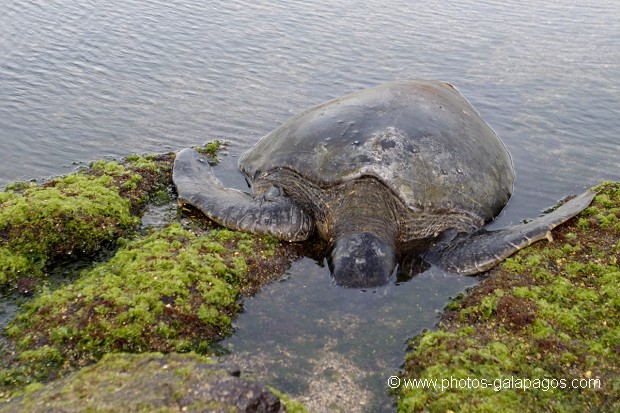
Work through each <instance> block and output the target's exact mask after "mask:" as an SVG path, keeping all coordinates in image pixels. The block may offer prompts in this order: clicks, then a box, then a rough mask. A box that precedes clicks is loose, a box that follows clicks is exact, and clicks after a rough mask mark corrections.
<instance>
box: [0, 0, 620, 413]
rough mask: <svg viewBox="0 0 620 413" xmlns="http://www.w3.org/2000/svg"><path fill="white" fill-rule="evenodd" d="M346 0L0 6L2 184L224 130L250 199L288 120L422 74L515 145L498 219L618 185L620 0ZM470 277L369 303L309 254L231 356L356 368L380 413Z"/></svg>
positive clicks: (290, 368) (253, 308) (265, 301)
mask: <svg viewBox="0 0 620 413" xmlns="http://www.w3.org/2000/svg"><path fill="white" fill-rule="evenodd" d="M336 3H337V4H334V2H328V1H324V0H319V1H313V2H302V1H295V0H292V1H286V2H267V1H261V0H259V1H253V2H246V1H238V0H237V1H235V0H233V1H228V2H208V3H207V4H203V3H202V2H192V1H188V0H176V1H173V2H170V1H161V0H153V1H150V2H143V1H138V0H127V1H125V2H123V3H122V7H121V6H119V3H118V2H112V1H109V0H87V1H83V2H71V1H67V0H50V1H46V2H38V1H33V0H22V1H17V0H2V1H1V4H2V8H3V13H1V14H0V156H1V159H2V161H0V185H4V184H6V183H8V182H11V181H14V180H23V179H33V178H34V179H45V178H46V177H49V176H52V175H57V174H62V173H68V172H71V171H72V170H74V169H75V167H76V165H80V164H84V163H87V162H89V161H91V160H95V159H100V158H104V157H111V158H113V157H122V156H125V155H128V154H130V153H152V152H163V151H176V150H178V149H180V148H183V147H186V146H190V145H196V144H202V143H204V142H205V141H207V140H210V139H214V138H221V139H225V140H227V141H229V142H230V147H229V149H228V156H227V157H225V158H224V160H223V162H222V163H221V164H220V165H219V166H218V168H217V170H216V172H217V173H218V175H219V176H221V177H222V178H223V180H224V181H225V182H226V183H227V184H229V185H235V186H237V187H239V188H242V187H243V186H244V181H243V178H242V177H241V175H240V174H239V173H238V172H236V161H237V159H238V156H239V155H240V154H241V153H243V151H245V150H246V149H247V148H249V147H250V146H251V145H252V144H254V143H255V142H256V141H257V140H258V139H259V138H260V137H261V136H262V135H264V134H266V133H267V132H269V131H270V130H272V129H274V128H275V127H277V126H278V125H279V124H281V123H282V122H283V121H285V120H286V119H287V118H288V117H289V116H291V115H292V114H294V113H296V112H298V111H300V110H302V109H304V108H306V107H309V106H311V105H314V104H317V103H320V102H322V101H324V100H327V99H330V98H333V97H337V96H340V95H342V94H345V93H348V92H352V91H354V90H358V89H360V88H363V87H368V86H372V85H375V84H378V83H381V82H384V81H389V80H395V79H411V78H414V79H418V78H432V79H442V80H446V81H449V82H451V83H453V84H454V85H456V87H457V88H458V89H459V90H460V91H461V92H462V93H463V95H464V96H465V97H466V98H467V99H469V100H470V102H471V103H472V104H473V105H474V106H475V107H476V108H477V109H478V110H479V112H480V113H481V115H482V116H483V118H485V119H486V120H487V121H488V122H489V123H490V125H491V126H492V127H493V128H494V129H495V130H496V131H497V132H498V134H499V135H500V137H501V138H502V139H503V141H504V142H505V144H506V146H507V147H508V149H509V151H510V152H511V154H512V157H513V161H514V163H515V168H516V175H517V181H516V185H515V193H514V196H513V198H512V199H511V201H510V203H509V205H508V207H507V208H506V209H505V211H504V212H503V214H502V215H501V216H500V217H499V218H498V220H497V221H496V223H494V224H493V226H494V227H499V226H505V225H507V224H510V223H515V222H519V221H520V220H521V219H523V218H526V217H534V216H536V215H538V214H539V213H540V211H542V210H543V209H545V208H546V207H548V206H550V205H552V204H554V203H555V202H556V201H557V200H558V199H560V198H562V197H563V196H565V195H568V194H574V193H578V192H581V191H583V190H584V189H585V188H587V187H589V186H591V185H594V184H596V183H598V182H600V181H601V180H604V179H615V180H618V179H620V169H619V168H618V165H619V163H620V137H619V136H620V86H618V82H617V79H619V78H620V3H618V2H617V1H616V0H601V1H598V2H594V3H593V2H590V3H584V2H580V1H577V0H550V1H546V2H544V4H541V3H542V2H538V1H534V0H529V1H526V2H523V1H519V2H517V1H512V0H509V1H498V0H487V1H472V0H468V1H466V0H457V1H452V2H449V4H448V3H446V2H441V1H431V0H426V1H418V2H409V1H405V0H402V1H390V2H388V3H386V2H385V1H378V0H370V1H364V2H361V1H354V0H343V1H339V2H336ZM474 281H475V280H473V279H467V278H454V277H451V276H449V275H445V274H441V273H439V272H436V271H435V272H431V273H429V274H426V273H425V274H422V275H420V276H419V277H417V278H415V279H414V280H412V281H411V282H409V283H406V284H403V285H401V286H394V285H392V286H390V287H387V288H385V289H382V290H380V291H378V292H376V293H374V294H371V293H359V292H355V291H349V290H342V289H338V288H336V287H334V286H332V285H331V284H330V283H329V276H328V274H327V272H326V270H325V269H324V268H322V267H321V266H320V265H318V264H316V263H314V262H313V261H312V260H309V259H305V260H302V261H300V262H298V263H296V264H295V265H294V266H293V267H292V268H291V270H290V271H289V278H288V279H287V280H286V281H285V282H282V283H276V284H273V285H272V286H269V287H268V288H267V289H266V290H265V291H264V292H262V293H261V294H259V295H258V296H257V297H255V298H254V299H252V300H249V301H248V302H247V303H246V312H245V313H244V314H242V315H241V317H239V319H238V321H237V327H238V330H237V333H236V335H235V336H234V337H233V338H232V339H230V340H228V341H227V343H226V345H229V346H230V347H231V348H232V349H233V350H234V351H233V357H234V353H235V352H238V353H240V354H245V352H249V353H255V354H261V355H262V356H263V357H262V360H259V361H252V362H251V363H253V364H252V365H254V366H256V367H253V368H255V370H256V372H257V374H258V375H262V376H264V377H266V380H268V381H270V382H271V383H273V384H276V385H277V386H280V387H282V388H283V389H284V390H287V391H290V392H291V393H293V394H300V395H304V394H305V395H308V394H314V395H315V397H318V396H317V394H318V393H317V392H319V391H320V389H321V386H319V387H316V386H317V385H316V383H324V382H325V381H321V380H322V379H321V380H319V379H320V378H321V377H323V376H320V374H321V371H323V372H325V371H327V373H325V374H326V375H327V378H326V379H325V380H327V381H330V380H331V382H334V381H337V380H335V379H334V377H336V376H334V375H332V374H331V373H329V372H331V371H332V370H347V371H352V372H356V371H357V372H359V374H360V375H362V376H363V378H362V380H361V381H360V382H359V383H361V384H360V386H358V388H357V389H358V390H357V391H359V392H360V393H359V394H358V393H349V395H350V394H354V395H355V394H358V395H359V397H360V398H363V400H362V399H360V400H361V401H364V400H365V401H366V402H365V403H366V406H367V408H366V410H368V411H373V409H374V408H372V407H369V406H373V404H372V403H373V401H374V402H376V403H379V404H378V405H381V406H385V403H386V399H385V397H384V391H383V389H382V388H381V384H380V383H383V381H384V380H386V379H387V377H389V373H391V372H392V371H393V370H394V369H395V368H397V367H398V365H399V364H400V363H401V362H402V359H403V357H404V352H403V350H404V346H405V339H406V338H407V337H409V336H411V335H413V334H415V333H417V332H419V331H420V330H421V329H423V328H429V327H432V326H433V324H434V323H435V321H436V319H437V313H436V312H437V311H438V310H440V309H441V308H442V307H443V305H444V304H445V302H446V301H447V299H448V297H450V296H454V295H456V294H457V293H458V292H459V291H462V290H463V289H464V288H465V287H466V286H468V285H471V284H472V283H473V282H474ZM270 332H273V333H270ZM257 349H260V351H258V350H257ZM283 354H286V356H284V355H283ZM322 354H326V355H328V356H329V357H328V356H325V357H327V358H325V360H324V361H323V362H322V361H320V360H322V359H321V357H323V356H321V355H322ZM241 358H243V357H241ZM249 359H252V357H249ZM280 360H285V362H283V363H281V364H282V365H283V366H282V368H281V369H278V368H275V367H274V368H273V369H271V367H270V369H271V371H272V373H271V375H269V374H268V373H265V372H264V371H262V372H261V371H259V369H260V365H261V364H260V363H263V364H264V365H266V366H267V365H269V366H274V365H278V363H280ZM321 363H323V364H321ZM325 366H327V367H325ZM330 366H331V367H330ZM276 367H277V366H276ZM330 368H331V369H332V370H330ZM321 369H323V370H321ZM326 369H327V370H326ZM313 372H315V373H316V372H318V373H316V374H319V376H320V377H319V376H317V377H318V378H316V377H315V379H316V380H313V379H312V378H311V377H310V375H311V374H314V373H313ZM264 373H265V374H264ZM328 373H329V374H328ZM325 374H324V375H325ZM334 374H335V373H334ZM305 375H307V377H305ZM354 375H355V374H354ZM323 378H324V377H323ZM345 381H346V380H345ZM313 383H315V384H313ZM312 386H315V387H312ZM325 386H327V385H325ZM327 388H329V389H331V390H330V391H332V393H333V394H335V395H338V394H340V395H341V396H342V397H344V396H346V395H347V392H349V391H352V390H351V389H349V390H347V389H346V388H344V387H343V388H341V389H340V390H338V389H339V388H338V387H334V386H332V387H329V386H327ZM363 394H365V396H363ZM350 397H355V396H350ZM325 403H327V402H325V401H324V403H323V404H322V405H321V406H323V407H321V408H326V407H325V406H327V405H329V403H332V402H331V401H330V402H329V403H327V404H325ZM334 403H335V402H334ZM336 404H337V403H336ZM374 406H377V405H374ZM356 410H357V408H356Z"/></svg>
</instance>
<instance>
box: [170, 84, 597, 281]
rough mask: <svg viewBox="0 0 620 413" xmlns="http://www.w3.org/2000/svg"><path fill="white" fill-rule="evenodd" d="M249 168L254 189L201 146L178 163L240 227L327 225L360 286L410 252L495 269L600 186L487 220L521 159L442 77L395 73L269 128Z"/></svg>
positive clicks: (212, 205) (339, 276) (202, 201)
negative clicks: (215, 164) (401, 77)
mask: <svg viewBox="0 0 620 413" xmlns="http://www.w3.org/2000/svg"><path fill="white" fill-rule="evenodd" d="M239 167H240V169H241V170H242V171H243V172H244V173H245V175H246V176H247V178H248V180H249V182H250V183H251V185H252V189H253V192H254V194H253V195H250V194H248V193H246V192H242V191H238V190H234V189H227V188H224V187H223V186H222V185H221V184H220V183H219V181H218V180H217V179H216V178H215V177H214V175H213V173H212V172H211V169H210V167H209V165H208V163H207V162H206V160H205V159H204V158H203V157H202V156H201V155H200V154H199V153H197V152H195V151H194V150H192V149H184V150H182V151H181V152H179V153H178V154H177V156H176V160H175V163H174V170H173V180H174V183H175V185H176V188H177V191H178V200H179V202H180V203H183V204H190V205H193V206H194V207H196V208H198V209H200V210H201V211H202V212H204V213H205V214H206V215H207V216H208V217H209V218H211V219H212V220H214V221H216V222H218V223H219V224H221V225H223V226H225V227H228V228H231V229H235V230H240V231H245V232H250V233H255V234H269V235H273V236H275V237H277V238H280V239H283V240H289V241H303V240H306V239H308V238H309V237H310V236H311V235H312V234H313V233H314V232H317V233H318V235H319V236H320V237H322V238H323V239H325V240H327V242H328V244H329V247H330V251H329V256H328V264H329V267H330V270H331V272H332V275H333V277H334V279H335V281H336V283H337V284H339V285H342V286H348V287H360V288H364V287H373V286H378V285H381V284H384V283H386V282H387V281H388V280H389V279H390V277H391V276H392V275H393V274H394V273H395V272H396V271H395V269H396V268H397V267H398V265H397V264H398V262H399V260H402V259H403V257H419V258H420V259H421V260H422V261H423V262H426V263H430V264H435V265H437V266H439V267H440V268H443V269H445V270H447V271H450V272H456V273H460V274H467V275H469V274H476V273H479V272H483V271H486V270H488V269H490V268H491V267H493V266H494V265H496V264H498V263H499V262H501V261H502V260H504V259H505V258H506V257H508V256H510V255H511V254H513V253H514V252H515V251H517V250H519V249H520V248H523V247H525V246H527V245H529V244H531V243H532V242H534V241H537V240H540V239H542V238H545V237H548V236H549V231H550V230H551V229H552V228H554V227H555V226H557V225H559V224H560V223H562V222H564V221H566V220H567V219H569V218H570V217H572V216H574V215H575V214H577V213H578V212H579V211H581V210H582V209H583V208H585V207H586V206H588V205H589V203H590V201H591V200H592V198H593V196H594V194H593V193H591V192H586V193H584V194H582V195H580V196H578V197H576V198H574V199H572V200H570V201H568V202H567V203H565V204H564V205H563V206H561V207H560V208H558V209H557V210H555V211H553V212H551V213H549V214H547V215H544V216H542V217H539V218H537V219H534V220H533V221H530V222H528V223H525V224H521V225H517V226H513V227H510V228H506V229H503V230H498V231H492V232H491V231H485V230H484V229H482V227H483V226H484V224H486V223H488V222H489V221H491V220H492V219H493V218H494V217H496V216H497V214H498V213H499V212H500V211H501V210H502V208H503V207H504V206H505V205H506V203H507V202H508V199H509V198H510V196H511V192H512V187H513V181H514V170H513V166H512V160H511V157H510V155H509V154H508V151H507V150H506V148H505V146H504V145H503V143H502V142H501V141H500V139H499V138H498V136H497V135H496V134H495V132H494V131H493V130H492V129H491V128H490V127H489V125H487V123H485V121H484V120H482V118H481V117H480V115H479V114H478V113H477V112H476V110H475V109H474V108H473V107H472V106H471V105H470V104H469V103H468V102H467V100H465V98H463V96H462V95H461V94H460V93H459V92H458V91H457V90H456V89H455V88H454V87H453V86H452V85H450V84H448V83H444V82H439V81H402V82H391V83H386V84H383V85H379V86H376V87H373V88H370V89H366V90H362V91H359V92H356V93H352V94H349V95H346V96H343V97H340V98H338V99H334V100H331V101H328V102H326V103H323V104H320V105H318V106H315V107H313V108H311V109H308V110H306V111H304V112H302V113H300V114H298V115H296V116H294V117H292V118H291V119H290V120H289V121H287V122H286V123H285V124H283V125H282V126H280V127H279V128H277V129H276V130H274V131H273V132H271V133H270V134H268V135H266V136H265V137H263V138H262V139H261V140H260V141H259V142H258V143H257V144H256V145H255V146H254V147H253V148H251V149H250V150H249V151H248V152H246V153H245V154H244V155H243V156H242V157H241V159H240V161H239ZM409 259H410V258H409ZM401 262H402V261H401Z"/></svg>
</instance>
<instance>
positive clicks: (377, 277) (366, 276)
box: [327, 232, 396, 288]
mask: <svg viewBox="0 0 620 413" xmlns="http://www.w3.org/2000/svg"><path fill="white" fill-rule="evenodd" d="M327 262H328V265H329V269H330V271H331V273H332V276H333V277H334V279H335V281H336V284H338V285H340V286H343V287H351V288H370V287H378V286H381V285H383V284H386V283H387V282H388V281H389V280H390V277H391V276H392V274H393V273H394V270H395V268H396V253H395V252H394V248H393V247H392V246H391V245H389V244H388V243H386V242H385V241H383V240H381V239H380V238H378V237H377V236H375V235H373V234H371V233H368V232H363V233H359V234H352V235H347V236H345V237H342V238H338V239H337V240H336V242H335V243H334V245H333V247H332V248H331V250H330V253H329V258H328V261H327Z"/></svg>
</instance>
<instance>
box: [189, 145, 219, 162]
mask: <svg viewBox="0 0 620 413" xmlns="http://www.w3.org/2000/svg"><path fill="white" fill-rule="evenodd" d="M224 147H226V143H225V142H224V141H221V140H214V141H210V142H207V143H206V144H204V145H203V146H195V147H193V148H192V149H194V150H195V151H196V152H198V153H200V154H202V155H204V156H206V158H207V161H208V162H209V164H210V165H217V164H218V163H219V162H220V159H219V157H218V154H219V153H220V152H221V150H222V149H223V148H224Z"/></svg>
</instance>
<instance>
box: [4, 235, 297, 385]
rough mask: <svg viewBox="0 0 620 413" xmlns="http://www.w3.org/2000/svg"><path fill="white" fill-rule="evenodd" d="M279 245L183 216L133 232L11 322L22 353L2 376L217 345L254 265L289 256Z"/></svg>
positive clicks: (25, 376) (32, 375)
mask: <svg viewBox="0 0 620 413" xmlns="http://www.w3.org/2000/svg"><path fill="white" fill-rule="evenodd" d="M276 246H278V242H277V241H276V240H274V239H271V238H268V237H262V238H261V237H256V236H252V235H249V234H243V233H238V232H232V231H229V230H226V229H218V230H211V231H209V232H207V233H206V234H205V235H197V234H195V233H193V232H191V231H188V230H186V229H183V228H182V227H181V225H180V224H172V225H171V226H169V227H168V228H166V229H164V230H161V231H157V232H154V233H153V234H151V235H148V236H144V237H142V238H138V239H136V240H133V241H131V242H127V243H126V245H124V246H122V247H121V248H119V250H118V251H117V253H116V255H114V257H112V258H111V259H110V260H109V261H107V262H105V263H101V264H99V265H96V266H95V267H94V268H92V269H90V270H88V271H86V272H85V273H84V274H83V275H82V276H81V277H80V278H79V279H78V280H77V281H75V282H73V283H71V284H67V285H64V286H62V287H60V288H58V289H57V290H55V291H44V292H42V293H41V294H39V295H38V296H37V297H35V298H34V299H33V300H32V301H30V302H28V303H26V304H25V305H23V306H22V308H21V311H20V313H19V314H18V315H17V317H16V318H15V320H14V321H13V322H12V323H11V324H10V325H9V326H8V328H7V329H6V333H7V335H8V338H9V343H11V344H12V345H13V346H14V349H15V356H14V357H13V359H12V360H10V361H9V362H5V364H6V366H5V367H6V368H5V369H3V370H2V373H0V381H1V382H2V383H3V384H4V386H5V387H16V386H17V387H18V386H19V385H23V384H26V383H28V382H30V381H32V380H46V379H47V378H48V377H49V376H50V374H51V375H54V374H57V372H62V371H63V370H68V369H71V368H75V367H79V366H82V365H85V364H87V363H90V362H92V361H95V360H97V359H99V358H100V357H102V356H103V355H104V354H106V353H110V352H145V351H161V352H170V351H189V350H193V351H198V352H202V353H208V352H209V351H210V349H211V348H210V346H211V345H212V343H213V342H215V341H217V340H219V339H221V338H222V337H224V336H225V335H227V334H229V333H230V332H231V323H232V319H233V317H234V316H235V315H236V314H237V312H238V311H239V310H240V308H241V306H240V303H239V301H238V299H239V296H240V292H241V291H242V289H243V288H244V287H245V286H246V285H247V284H249V283H251V282H252V281H251V280H252V278H253V276H252V273H255V272H257V271H259V272H260V269H261V268H262V267H266V268H269V267H270V265H268V261H278V260H277V259H278V257H279V258H280V259H282V257H281V256H282V254H281V253H278V254H279V256H274V255H277V254H276ZM239 251H244V254H243V255H241V254H239ZM285 261H286V263H287V264H288V260H287V259H285ZM271 268H273V266H271Z"/></svg>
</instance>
